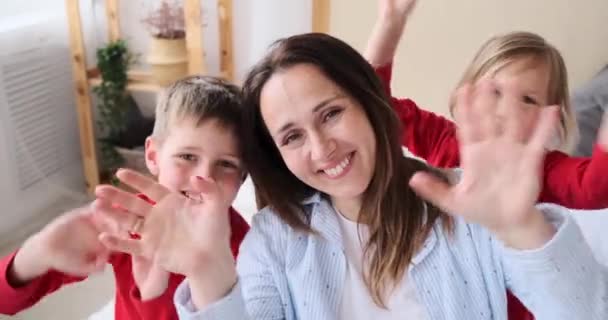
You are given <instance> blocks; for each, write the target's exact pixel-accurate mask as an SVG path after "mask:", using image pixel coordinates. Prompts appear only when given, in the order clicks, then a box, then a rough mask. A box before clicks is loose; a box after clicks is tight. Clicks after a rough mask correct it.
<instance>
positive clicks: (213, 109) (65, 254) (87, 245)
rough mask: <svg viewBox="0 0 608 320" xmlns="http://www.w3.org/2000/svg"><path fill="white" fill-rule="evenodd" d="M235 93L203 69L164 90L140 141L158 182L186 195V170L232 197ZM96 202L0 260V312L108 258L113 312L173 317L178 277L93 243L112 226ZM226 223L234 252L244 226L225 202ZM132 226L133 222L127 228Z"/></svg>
mask: <svg viewBox="0 0 608 320" xmlns="http://www.w3.org/2000/svg"><path fill="white" fill-rule="evenodd" d="M239 95H240V92H239V90H238V88H237V87H236V86H234V85H231V84H229V83H227V82H225V81H223V80H220V79H217V78H213V77H203V76H191V77H188V78H185V79H182V80H179V81H177V82H176V83H174V84H173V85H171V86H170V87H169V88H167V89H166V91H165V92H164V93H163V95H162V96H161V97H160V99H159V102H158V104H157V107H156V121H155V124H154V131H153V133H152V136H150V137H149V138H148V139H147V140H146V146H145V147H146V152H145V156H146V165H147V167H148V169H149V170H150V173H152V174H153V175H154V176H156V177H157V179H158V182H159V183H160V184H162V185H164V186H165V187H167V188H168V189H170V190H171V191H177V192H181V193H182V194H184V195H185V196H191V195H190V190H189V179H190V177H192V176H201V177H209V178H212V179H214V180H215V181H216V182H218V185H219V186H220V187H221V188H222V189H223V190H222V191H223V192H225V194H228V195H232V196H233V199H234V197H235V196H236V194H237V192H238V189H239V187H240V185H241V183H242V182H243V180H244V177H245V171H244V169H243V164H242V162H241V153H240V146H239V141H238V140H239V139H238V134H237V129H238V128H239V126H240V121H241V120H240V111H239V105H240V103H241V102H240V97H239ZM193 196H194V195H193ZM141 197H142V198H143V199H144V200H147V198H146V197H145V195H141ZM147 201H149V200H147ZM103 202H104V200H103V199H98V200H96V201H95V202H94V203H93V204H92V205H91V206H89V207H86V208H80V209H76V210H74V211H72V212H69V213H67V214H65V215H62V216H61V217H59V218H57V219H56V220H54V221H53V222H51V223H50V224H49V225H47V226H46V227H45V228H44V229H43V230H41V231H40V232H39V233H37V234H35V235H33V236H32V237H30V238H29V239H28V240H26V242H25V243H24V245H23V247H22V248H21V249H19V250H18V251H17V252H15V253H13V254H11V255H9V256H7V257H5V258H4V259H2V260H1V261H0V272H1V274H0V275H1V276H0V296H2V297H3V299H1V300H0V313H1V314H11V315H12V314H15V313H18V312H20V311H21V310H24V309H26V308H29V307H30V306H32V305H34V304H35V303H37V302H38V301H40V300H41V299H42V298H43V297H44V296H46V295H48V294H51V293H52V292H54V291H56V290H57V289H59V288H60V287H61V286H63V285H66V284H69V283H71V282H75V281H81V280H83V279H84V278H85V277H86V276H88V275H89V274H91V273H93V272H95V271H98V270H101V269H102V268H103V266H104V265H105V264H106V263H109V264H111V265H112V267H113V269H114V275H115V278H116V296H115V301H116V305H115V319H117V320H120V319H177V313H176V311H175V307H174V305H173V294H174V292H175V289H176V288H177V285H178V284H179V283H180V282H181V281H182V280H183V279H184V277H183V276H181V275H178V274H169V273H167V272H165V271H163V270H160V268H157V267H155V266H154V265H153V264H152V263H151V262H150V261H147V260H146V259H144V258H142V257H135V256H130V255H127V254H122V253H112V252H109V250H108V249H107V248H105V247H104V246H103V245H102V244H101V242H99V234H100V233H101V232H103V231H108V230H111V229H112V228H113V226H112V224H111V223H109V220H105V219H104V218H103V217H102V215H99V214H95V212H96V211H98V209H100V208H102V207H103V205H104V203H103ZM230 223H231V239H230V242H231V248H232V253H233V255H234V256H235V257H236V255H237V253H238V247H239V245H240V243H241V241H242V239H243V238H244V236H245V233H246V232H247V231H248V229H249V226H248V225H247V223H246V222H245V220H244V219H243V218H242V217H241V216H240V215H239V214H238V213H237V212H236V211H235V210H233V209H231V210H230ZM137 227H138V226H137V224H136V223H135V224H134V225H133V228H132V230H135V229H137ZM134 236H136V235H134Z"/></svg>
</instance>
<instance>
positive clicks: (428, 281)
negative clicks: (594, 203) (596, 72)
mask: <svg viewBox="0 0 608 320" xmlns="http://www.w3.org/2000/svg"><path fill="white" fill-rule="evenodd" d="M305 205H306V210H307V212H308V214H310V223H311V226H312V228H313V229H314V230H317V231H318V234H304V233H302V232H298V231H295V230H293V229H292V228H290V227H289V226H288V225H287V224H285V223H283V222H282V221H281V220H280V219H279V217H278V216H277V215H276V214H275V213H274V212H272V211H271V210H270V209H264V210H262V211H261V212H260V213H258V214H257V215H255V216H254V219H253V223H252V227H251V230H250V231H249V234H248V235H247V237H246V238H245V240H244V242H243V244H242V246H241V249H240V256H239V258H238V262H237V271H238V274H239V282H238V284H237V286H235V288H233V290H232V291H231V292H230V293H229V294H228V295H227V296H226V297H224V298H223V299H221V300H220V301H217V302H216V303H214V304H212V305H210V306H208V307H207V308H206V309H205V310H195V309H194V308H193V305H192V302H191V297H190V289H189V287H188V284H187V281H185V282H184V283H182V284H181V285H180V287H179V288H178V290H177V292H176V295H175V303H176V307H177V310H178V313H179V316H180V319H188V320H194V319H205V320H212V319H222V320H231V319H287V320H296V319H315V320H316V319H336V318H337V317H338V313H339V310H340V303H341V302H342V300H341V298H342V288H343V282H344V281H345V279H346V270H347V269H346V268H347V262H346V257H345V255H344V249H343V246H342V241H341V234H340V227H339V223H338V220H337V219H338V218H337V216H336V212H335V211H334V209H333V207H332V205H331V204H330V203H329V201H327V200H326V199H324V198H323V197H321V196H319V195H315V196H313V197H312V198H310V199H308V200H307V202H305ZM540 208H541V210H542V211H543V212H544V213H545V214H546V216H547V217H548V218H549V219H550V221H552V222H553V223H554V225H555V226H556V228H557V233H556V234H555V236H554V237H553V239H552V240H550V241H549V242H548V243H547V244H546V245H545V246H544V247H542V248H539V249H536V250H530V251H516V250H513V249H510V248H506V247H504V246H503V245H502V244H501V243H500V242H499V241H497V240H496V239H495V238H493V236H492V235H491V234H490V233H489V232H488V231H486V230H485V229H483V228H481V227H480V226H478V225H474V224H468V223H465V222H464V221H463V220H462V219H459V218H456V219H455V226H454V234H453V235H448V234H446V233H445V232H444V231H443V229H442V226H441V222H437V224H436V225H435V226H434V228H433V230H432V232H431V234H430V235H429V237H428V239H427V240H426V242H425V244H424V247H423V248H422V249H421V250H420V251H419V252H418V253H417V254H416V256H415V257H414V259H413V261H412V263H411V266H410V268H409V272H408V277H409V278H408V279H410V280H413V281H414V285H415V288H416V293H417V298H418V300H419V301H420V303H421V304H422V305H423V306H424V307H425V308H426V311H427V313H428V315H429V317H430V319H433V320H435V319H453V320H462V319H467V320H468V319H507V302H506V301H507V300H506V290H507V288H509V289H510V290H511V291H512V292H513V293H514V294H515V295H516V296H517V297H519V298H520V299H521V300H522V302H524V304H525V305H526V306H527V307H528V308H529V309H530V310H531V311H532V312H533V313H534V314H535V316H536V319H537V320H559V319H564V320H572V319H585V320H594V319H597V320H600V319H603V320H605V319H608V270H606V269H605V267H602V266H601V265H600V264H599V263H598V262H597V261H596V260H595V258H594V257H593V255H592V253H591V251H590V249H589V247H588V245H587V244H586V242H585V241H584V240H583V237H582V234H581V232H580V230H579V228H578V226H577V225H576V223H574V221H573V219H572V218H571V217H570V215H569V214H568V211H567V209H564V208H562V207H559V206H555V205H541V206H540Z"/></svg>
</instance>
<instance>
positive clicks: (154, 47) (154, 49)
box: [148, 37, 188, 86]
mask: <svg viewBox="0 0 608 320" xmlns="http://www.w3.org/2000/svg"><path fill="white" fill-rule="evenodd" d="M148 63H149V64H150V67H151V72H152V78H153V79H154V81H155V82H156V83H158V84H159V85H161V86H167V85H169V84H171V83H173V82H175V81H177V80H179V79H181V78H183V77H185V76H187V75H188V51H187V50H186V39H184V38H180V39H162V38H156V37H153V38H152V42H151V44H150V50H149V52H148Z"/></svg>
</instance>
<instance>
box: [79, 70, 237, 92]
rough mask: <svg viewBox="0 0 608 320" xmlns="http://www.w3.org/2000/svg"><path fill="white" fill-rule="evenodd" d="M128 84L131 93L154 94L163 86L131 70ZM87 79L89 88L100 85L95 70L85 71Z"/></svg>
mask: <svg viewBox="0 0 608 320" xmlns="http://www.w3.org/2000/svg"><path fill="white" fill-rule="evenodd" d="M127 77H128V79H129V83H128V84H127V90H129V91H131V92H134V91H135V92H137V91H142V92H155V93H158V92H160V91H161V90H162V89H163V86H161V85H159V84H158V83H156V82H154V79H153V78H152V75H151V74H150V72H148V71H140V70H131V71H129V72H128V73H127ZM219 77H221V78H224V79H228V80H229V79H230V76H229V72H227V71H224V72H222V73H221V74H220V75H219ZM87 78H88V82H89V85H90V86H91V87H96V86H99V85H100V84H101V76H100V75H99V71H98V70H97V69H96V68H93V69H90V70H87Z"/></svg>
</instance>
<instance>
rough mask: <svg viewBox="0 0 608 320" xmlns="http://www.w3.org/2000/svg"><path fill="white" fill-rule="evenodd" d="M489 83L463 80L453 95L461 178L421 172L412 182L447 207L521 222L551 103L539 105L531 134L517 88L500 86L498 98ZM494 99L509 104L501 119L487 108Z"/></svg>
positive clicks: (500, 225)
mask: <svg viewBox="0 0 608 320" xmlns="http://www.w3.org/2000/svg"><path fill="white" fill-rule="evenodd" d="M493 86H494V84H492V83H491V82H488V81H484V82H482V83H481V84H479V85H477V86H475V87H473V86H465V87H464V88H462V89H461V90H459V93H458V95H457V98H456V111H457V117H458V124H459V129H458V130H459V131H458V137H459V142H460V152H461V166H462V172H463V173H462V177H461V179H460V181H459V182H458V183H457V184H455V185H453V186H448V185H446V184H445V183H442V182H440V181H439V180H437V179H434V178H432V177H431V176H429V175H426V174H422V173H421V174H417V175H415V176H414V177H413V179H412V181H411V185H412V187H414V189H415V190H416V191H417V192H418V193H419V194H421V195H422V196H423V197H425V198H427V199H428V200H429V201H431V202H433V203H434V204H436V205H437V206H439V207H440V208H442V209H443V210H445V211H446V212H450V213H453V214H458V215H461V216H462V217H463V218H464V219H465V220H467V221H468V222H472V223H478V224H480V225H483V226H485V227H486V228H488V229H489V230H494V231H502V230H506V229H509V228H514V227H517V226H521V225H524V224H526V222H527V221H528V220H529V219H530V218H531V212H533V211H534V210H533V206H534V204H535V203H536V200H537V199H538V195H539V192H540V188H541V185H540V183H541V176H540V174H541V165H542V161H543V159H544V154H545V148H544V146H545V143H546V142H547V141H548V140H549V138H550V136H551V134H552V132H553V126H554V123H555V120H556V108H554V107H547V108H543V110H542V111H541V112H542V114H541V116H540V120H539V122H538V123H537V126H536V128H535V129H534V132H533V134H532V137H529V138H528V137H525V136H524V134H523V130H524V128H522V125H521V124H522V123H523V122H522V121H521V114H520V111H519V110H521V108H520V107H519V106H518V105H517V104H518V103H520V102H519V100H518V99H517V96H518V94H517V88H504V90H502V91H503V98H502V99H500V101H499V99H497V97H496V96H495V94H494V92H495V90H494V88H493ZM498 103H506V104H508V106H509V108H508V110H510V114H509V115H508V116H507V117H506V118H505V119H503V120H502V121H503V122H501V123H499V120H498V118H496V117H495V116H494V113H493V112H492V110H495V106H496V104H498Z"/></svg>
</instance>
